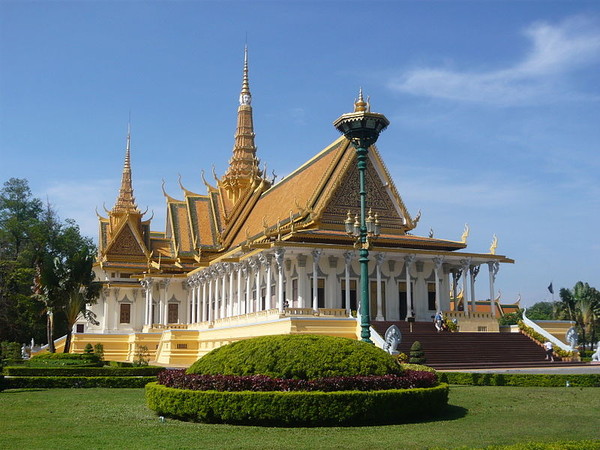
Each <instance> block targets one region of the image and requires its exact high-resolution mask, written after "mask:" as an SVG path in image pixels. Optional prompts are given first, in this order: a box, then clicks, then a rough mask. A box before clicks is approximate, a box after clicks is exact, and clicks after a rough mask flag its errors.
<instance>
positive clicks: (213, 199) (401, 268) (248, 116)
mask: <svg viewBox="0 0 600 450" xmlns="http://www.w3.org/2000/svg"><path fill="white" fill-rule="evenodd" d="M245 56H246V57H245V62H244V70H243V82H242V89H241V93H240V101H239V107H238V111H237V128H236V131H235V141H234V145H233V152H232V154H231V159H230V160H229V165H228V168H227V170H226V172H225V173H224V174H223V175H222V176H220V177H219V176H217V174H213V175H214V179H213V180H211V181H210V182H209V181H207V180H206V179H205V178H204V175H203V177H202V178H203V181H204V184H205V185H206V193H204V194H199V193H195V192H192V191H190V190H188V189H186V188H185V187H184V186H183V185H182V184H181V182H180V183H179V184H180V187H181V192H180V193H179V194H177V195H176V196H174V197H172V196H170V195H168V194H167V193H166V192H165V191H164V188H163V193H164V196H165V199H166V207H167V220H166V229H165V230H164V231H151V218H146V214H145V213H143V212H141V211H140V209H139V208H138V206H137V204H136V200H135V197H134V190H133V178H132V167H131V162H130V151H131V146H130V135H129V133H128V136H127V141H126V142H127V145H126V150H125V162H124V166H123V173H122V181H121V186H120V189H119V193H118V196H117V200H116V202H115V204H114V207H113V208H112V209H111V210H106V214H105V217H103V216H99V223H100V227H99V239H98V248H99V249H98V259H97V262H96V264H95V268H94V270H95V273H96V275H97V279H99V280H100V281H101V282H102V284H103V289H102V293H101V296H100V298H99V300H98V302H97V303H96V304H94V305H91V306H90V309H91V310H92V311H93V312H94V313H95V314H96V317H97V320H98V324H97V325H95V324H91V323H88V322H85V321H81V322H79V323H78V324H77V325H76V330H75V331H76V332H77V333H83V334H96V335H100V334H103V335H111V334H112V335H135V336H138V337H139V336H142V335H143V334H152V333H154V335H158V334H160V333H164V332H165V331H170V332H175V334H176V333H177V332H179V333H184V332H187V333H190V332H194V333H195V335H194V336H198V335H200V334H201V333H202V332H203V331H208V330H211V329H216V328H219V329H221V330H227V329H228V327H229V329H230V330H234V329H237V328H240V327H241V326H242V325H244V324H248V323H266V322H269V323H275V322H277V320H283V319H286V318H297V319H300V318H302V317H305V318H311V320H312V319H314V318H330V319H336V320H340V321H341V322H340V323H342V322H343V323H350V324H353V325H352V326H355V325H354V324H355V322H356V320H355V319H354V318H353V317H355V316H356V310H357V307H358V305H359V304H360V296H361V294H360V289H359V282H360V276H359V274H360V270H359V261H358V251H357V249H356V238H355V237H354V236H352V235H349V234H347V233H346V231H345V225H346V224H347V223H348V222H354V221H355V220H356V219H355V214H356V212H357V210H358V207H359V175H358V168H357V156H356V150H355V148H354V146H353V145H352V144H351V142H350V141H349V140H348V139H346V138H345V137H343V136H342V137H340V138H339V139H337V140H335V141H334V142H332V143H330V144H329V145H327V146H325V148H324V149H323V150H321V151H320V152H318V153H317V154H316V155H314V156H312V157H311V158H310V159H309V160H308V161H307V162H306V163H304V164H303V165H302V166H300V167H298V168H297V169H296V170H295V171H294V172H292V173H291V174H290V175H288V176H286V177H285V178H283V179H281V180H278V181H277V182H275V180H274V179H272V178H269V177H267V174H266V173H265V170H264V168H261V163H260V160H259V158H258V155H257V148H256V145H255V132H254V125H253V118H252V95H251V92H250V86H249V79H248V57H247V51H246V55H245ZM355 108H357V109H361V108H363V109H364V108H369V105H368V104H367V103H366V102H364V101H363V99H362V93H361V94H360V96H359V99H358V100H357V102H356V104H355ZM213 172H214V171H213ZM366 191H367V197H366V202H367V205H368V208H369V218H368V220H370V221H372V222H376V223H377V225H378V230H379V235H378V236H377V238H376V239H372V240H371V244H370V261H369V265H368V278H369V287H370V291H369V297H370V315H371V320H372V321H384V320H385V321H394V320H409V319H412V320H416V321H425V320H427V321H431V317H432V316H433V315H434V314H435V313H436V311H438V310H441V311H445V312H448V313H450V312H452V311H454V312H456V313H457V314H462V315H463V316H464V317H468V316H469V315H470V314H475V313H476V311H478V310H479V309H480V308H479V309H478V308H477V307H476V302H477V300H476V298H477V297H479V298H480V299H487V302H488V308H487V311H488V313H489V314H490V315H491V316H492V317H494V316H495V315H497V314H501V313H502V309H501V307H500V305H498V304H497V302H496V301H495V299H496V294H495V292H496V287H495V279H496V274H497V273H498V270H499V267H500V264H501V263H512V262H513V261H512V260H511V259H509V258H507V257H505V256H502V255H498V254H496V251H495V244H493V245H492V248H491V249H490V252H489V253H485V254H481V253H471V252H469V251H468V250H467V235H468V229H466V230H465V233H464V234H463V238H462V240H461V241H453V240H444V239H438V238H434V237H433V236H431V235H430V236H420V235H419V234H418V233H416V231H415V230H416V227H417V224H418V221H419V217H420V214H418V215H417V216H416V217H412V216H411V215H410V214H409V212H408V210H407V208H406V206H405V205H404V203H403V201H402V198H401V197H400V195H399V193H398V191H397V190H396V187H395V185H394V181H393V180H392V178H391V176H390V174H389V172H388V170H387V169H386V166H385V164H384V162H383V160H382V158H381V155H380V153H379V151H378V150H377V148H376V147H375V146H374V145H373V146H371V148H370V149H369V152H368V162H367V170H366ZM490 299H491V300H490ZM236 327H237V328H236ZM237 332H239V330H238V331H235V332H233V331H232V333H233V334H235V333H237ZM275 332H279V331H275ZM242 334H243V333H242ZM226 335H227V331H223V332H222V334H221V336H226ZM188 337H189V336H188ZM136 339H137V338H136ZM194 339H196V337H194ZM174 345H175V344H174ZM181 345H182V346H183V344H181ZM158 347H159V345H158V344H157V348H158ZM182 348H184V347H182Z"/></svg>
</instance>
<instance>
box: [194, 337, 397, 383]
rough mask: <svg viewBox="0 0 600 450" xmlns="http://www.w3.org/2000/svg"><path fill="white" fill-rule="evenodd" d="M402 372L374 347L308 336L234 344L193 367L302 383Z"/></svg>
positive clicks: (208, 372) (197, 370)
mask: <svg viewBox="0 0 600 450" xmlns="http://www.w3.org/2000/svg"><path fill="white" fill-rule="evenodd" d="M400 372H401V369H400V367H399V366H398V364H397V363H396V361H395V359H394V358H393V357H392V356H391V355H389V354H388V353H386V352H385V351H383V350H381V349H380V348H377V347H375V346H374V345H372V344H367V343H366V342H361V341H357V340H354V339H348V338H342V337H334V336H320V335H306V334H303V335H299V334H297V335H278V336H261V337H256V338H251V339H246V340H243V341H238V342H234V343H232V344H229V345H224V346H222V347H219V348H217V349H215V350H213V351H211V352H210V353H208V354H206V355H205V356H203V357H202V358H200V359H199V360H198V361H196V362H195V363H194V364H193V365H192V366H191V367H190V368H189V369H188V373H198V374H206V375H219V374H220V375H268V376H270V377H273V378H297V379H302V380H310V379H315V378H323V377H337V376H357V375H364V376H366V375H388V374H400Z"/></svg>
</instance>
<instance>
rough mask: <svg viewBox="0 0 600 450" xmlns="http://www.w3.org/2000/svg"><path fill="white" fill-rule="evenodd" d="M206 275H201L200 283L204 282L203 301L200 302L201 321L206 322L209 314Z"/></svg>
mask: <svg viewBox="0 0 600 450" xmlns="http://www.w3.org/2000/svg"><path fill="white" fill-rule="evenodd" d="M206 282H207V279H206V275H205V274H203V275H201V276H200V283H202V301H201V302H200V303H201V304H200V321H201V322H206V320H207V315H206Z"/></svg>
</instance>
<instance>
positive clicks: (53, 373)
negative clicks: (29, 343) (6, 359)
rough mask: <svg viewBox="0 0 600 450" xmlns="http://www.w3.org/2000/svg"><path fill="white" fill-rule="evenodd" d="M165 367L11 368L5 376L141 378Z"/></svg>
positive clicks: (5, 372)
mask: <svg viewBox="0 0 600 450" xmlns="http://www.w3.org/2000/svg"><path fill="white" fill-rule="evenodd" d="M163 370H165V368H164V367H157V366H144V367H23V366H9V367H5V368H4V374H5V375H10V376H21V377H139V376H145V377H150V376H156V375H158V374H159V373H160V372H162V371H163Z"/></svg>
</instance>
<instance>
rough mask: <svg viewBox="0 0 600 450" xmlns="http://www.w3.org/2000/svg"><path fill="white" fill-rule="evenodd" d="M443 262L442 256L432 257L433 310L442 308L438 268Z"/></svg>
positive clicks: (439, 268)
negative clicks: (433, 282)
mask: <svg viewBox="0 0 600 450" xmlns="http://www.w3.org/2000/svg"><path fill="white" fill-rule="evenodd" d="M443 263H444V258H443V257H442V256H436V257H435V258H433V276H434V277H435V311H436V313H437V312H438V311H441V310H442V303H441V301H440V270H441V268H442V264H443Z"/></svg>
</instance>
